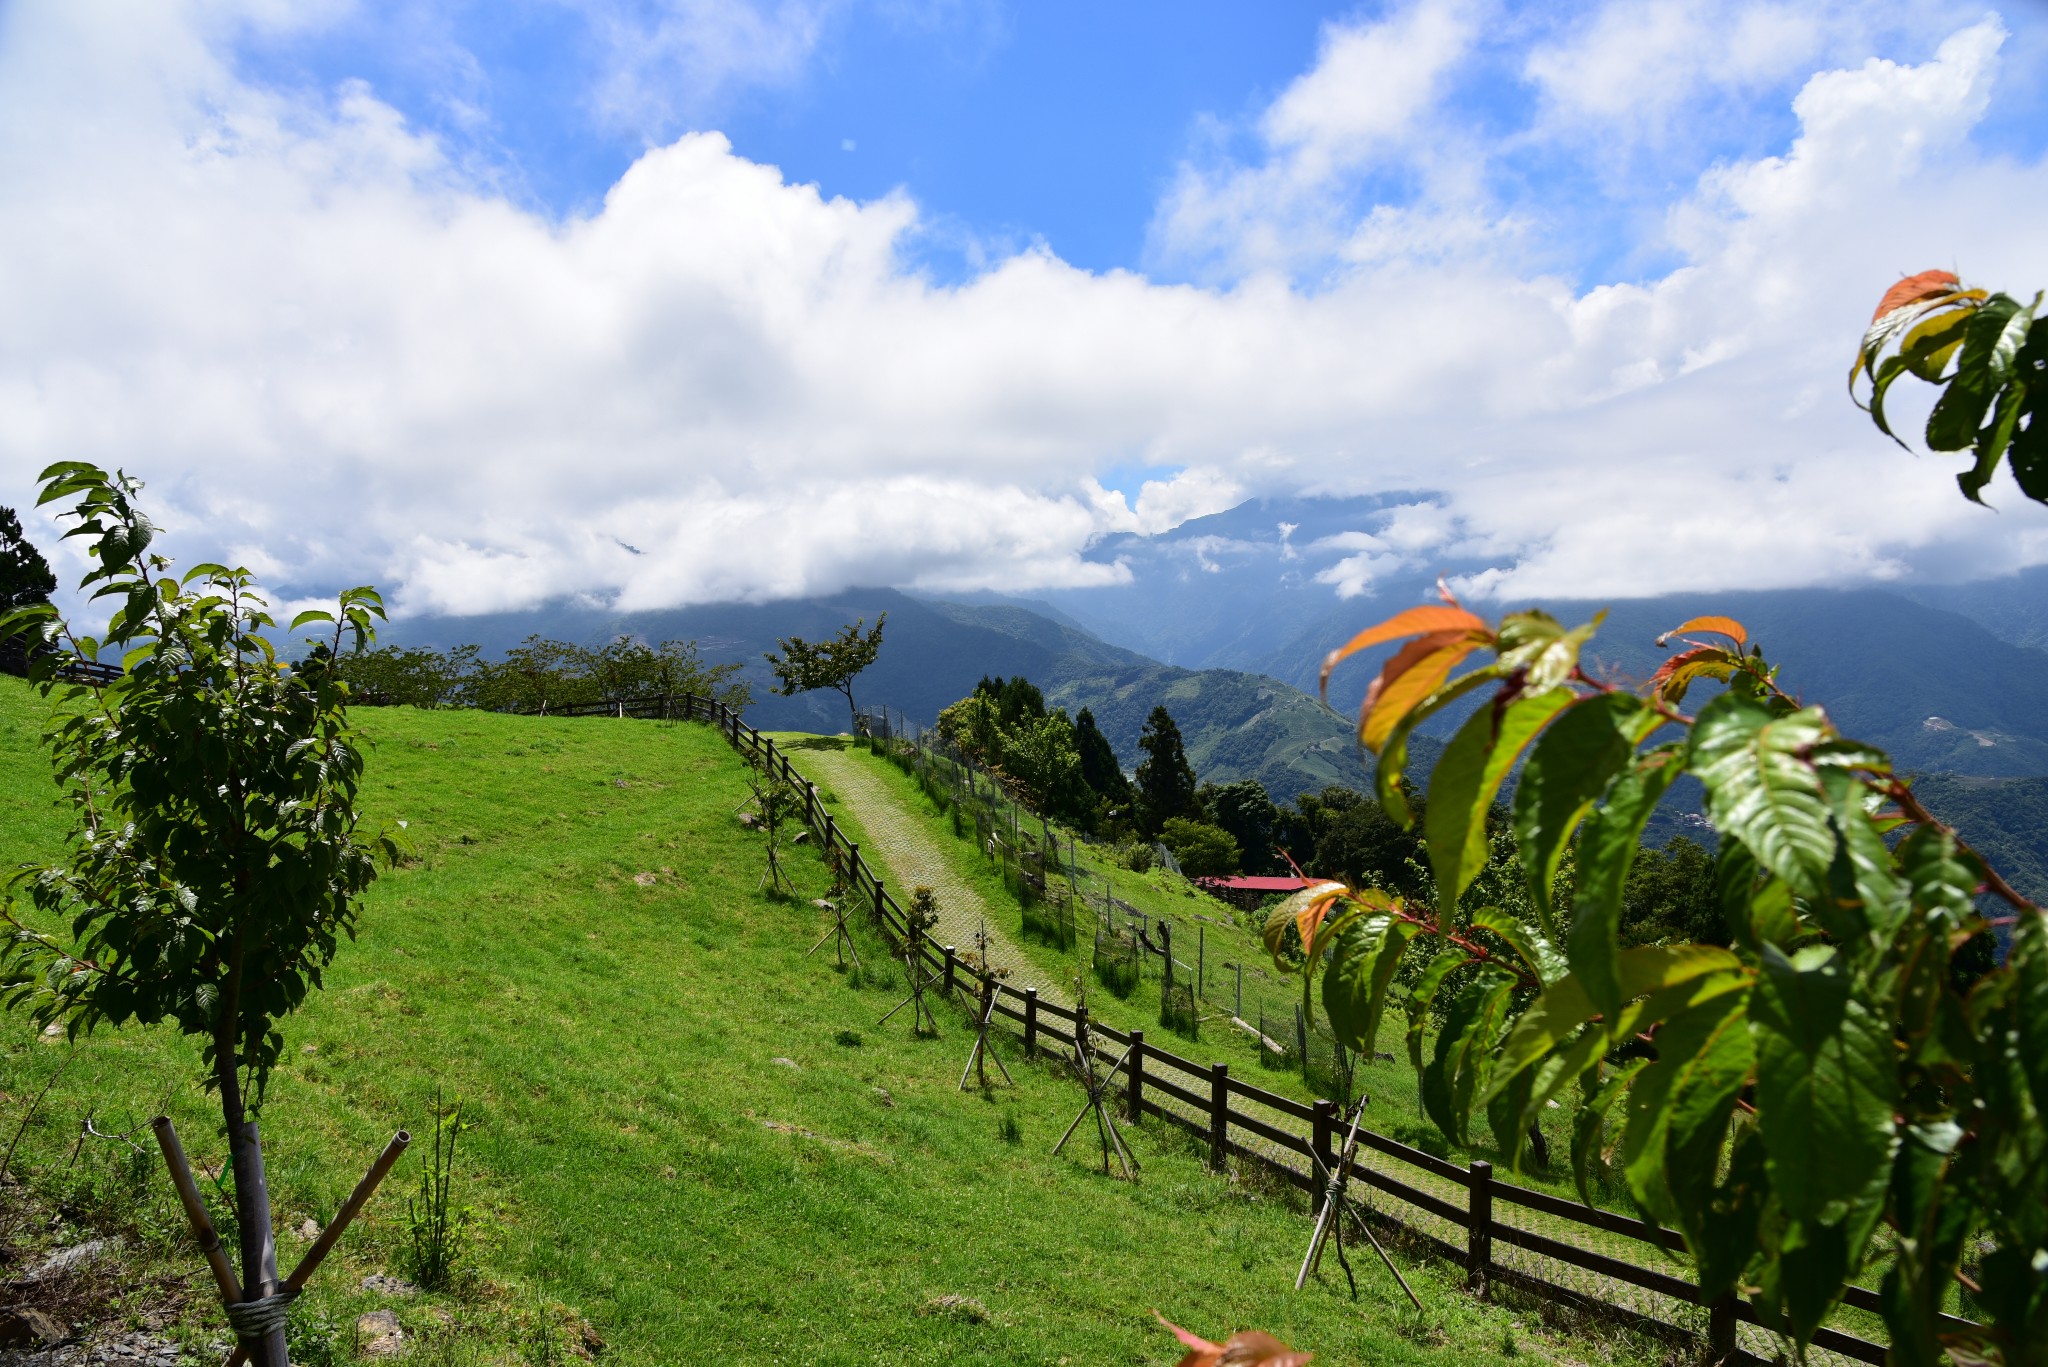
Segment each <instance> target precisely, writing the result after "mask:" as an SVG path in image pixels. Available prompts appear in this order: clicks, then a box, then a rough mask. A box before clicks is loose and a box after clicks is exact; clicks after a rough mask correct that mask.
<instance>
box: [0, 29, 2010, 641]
mask: <svg viewBox="0 0 2048 1367" xmlns="http://www.w3.org/2000/svg"><path fill="white" fill-rule="evenodd" d="M2044 218H2048V10H2044V6H2043V3H2042V0H2004V3H2003V4H2001V5H1999V6H1998V7H1996V8H1987V7H1986V6H1984V5H1983V4H1981V3H1977V2H1976V0H1799V2H1798V3H1792V2H1791V0H1718V2H1716V0H1584V2H1583V3H1580V4H1576V5H1569V6H1566V5H1548V4H1546V5H1535V4H1529V5H1522V4H1516V3H1512V2H1511V0H1396V2H1395V3H1387V4H1375V5H1363V6H1311V5H1300V4H1290V3H1286V0H1266V2H1265V3H1260V4H1257V5H1252V4H1241V3H1239V4H1223V3H1214V4H1206V3H1180V4H1163V3H1119V4H1102V3H1097V4H1081V3H1068V2H1067V0H1044V2H1043V3H1033V4H998V3H993V2H992V0H496V2H495V3H491V4H483V3H462V2H460V0H448V2H447V3H442V4H428V3H409V2H408V3H400V2H397V0H394V2H393V3H372V2H371V0H359V2H358V0H161V3H157V4H152V5H149V6H144V7H137V6H134V5H133V4H130V3H127V0H14V3H11V4H5V5H0V295H4V297H6V298H7V299H8V300H9V307H10V315H9V327H8V329H6V330H5V331H4V333H0V502H6V503H9V504H12V505H15V506H22V505H25V504H28V503H32V501H33V499H32V497H31V491H30V488H29V482H30V479H31V477H32V473H33V471H34V470H36V469H38V468H40V467H41V466H42V465H43V464H46V463H48V462H49V461H51V460H54V459H59V458H66V457H69V458H82V459H90V460H96V461H99V462H101V463H103V464H109V465H112V464H121V465H126V466H128V467H130V468H131V469H133V470H135V472H136V473H138V474H140V475H142V476H143V477H144V478H146V479H148V480H149V481H150V482H151V486H152V489H151V493H152V497H153V498H155V499H156V500H158V501H159V503H158V511H159V512H160V514H161V516H162V518H163V521H164V523H165V526H166V527H167V529H169V531H170V532H171V533H173V534H175V535H182V536H187V537H191V538H196V539H197V540H198V541H199V542H202V543H204V544H203V545H199V546H195V547H194V548H193V549H191V550H190V551H189V552H187V553H186V554H187V558H188V559H211V560H236V561H242V562H244V563H247V564H249V565H251V566H252V567H253V568H255V569H256V570H257V571H258V572H259V573H260V574H262V575H264V576H266V577H268V578H270V579H272V580H273V581H274V582H277V583H280V584H283V585H286V586H287V587H288V589H290V590H291V591H293V592H299V591H303V592H305V593H308V594H310V593H312V592H313V591H315V590H318V589H321V588H323V587H328V586H334V585H339V584H343V583H351V584H352V583H362V582H365V581H374V582H377V583H380V584H383V585H385V586H386V587H388V588H390V589H391V590H392V595H393V597H394V598H395V599H396V600H397V601H398V602H399V603H400V604H401V605H405V606H409V607H418V608H421V609H431V610H437V611H455V612H464V611H491V610H498V609H503V608H509V607H517V606H522V605H526V604H531V603H536V602H540V601H543V600H546V599H550V598H558V597H561V596H563V595H577V596H581V597H583V598H586V599H588V600H591V601H596V602H607V603H614V604H617V605H619V606H621V607H623V608H640V607H657V606H664V605H670V604H676V603H684V602H703V601H717V600H721V599H730V598H749V599H762V598H771V597H776V596H781V595H796V594H803V593H814V592H825V591H830V590H832V589H835V588H838V587H841V586H844V585H847V584H893V585H900V586H905V587H913V588H926V589H938V590H944V589H974V588H997V589H1002V590H1005V591H1022V590H1028V589H1031V588H1034V587H1050V586H1068V587H1085V586H1086V585H1088V584H1091V583H1103V582H1112V581H1114V579H1115V578H1116V576H1117V575H1118V574H1119V573H1120V571H1119V569H1118V567H1117V566H1116V565H1115V564H1114V563H1108V564H1105V563H1104V562H1103V561H1102V559H1101V558H1100V557H1095V556H1091V555H1090V554H1089V549H1090V547H1092V546H1096V545H1098V544H1100V543H1101V542H1102V541H1103V539H1104V538H1105V537H1107V536H1109V535H1111V534H1113V533H1118V532H1149V531H1158V530H1161V529H1164V528H1167V527H1171V526H1173V525H1175V524H1176V523H1177V522H1179V521H1181V520H1184V519H1186V518H1188V517H1193V516H1199V515H1202V514H1205V513H1210V512H1215V511H1218V510H1220V509H1222V508H1225V507H1228V506H1231V505H1232V504H1234V503H1235V502H1237V501H1240V500H1242V499H1245V498H1250V497H1255V496H1261V495H1270V496H1279V497H1287V496H1299V495H1315V494H1335V495H1348V494H1383V493H1387V492H1390V491H1397V490H1406V491H1415V492H1420V493H1422V494H1426V495H1427V496H1428V500H1427V506H1428V507H1429V509H1430V510H1431V511H1430V515H1429V516H1428V517H1427V518H1420V517H1418V518H1416V519H1412V520H1411V522H1412V525H1404V527H1403V528H1402V529H1401V531H1400V535H1399V537H1397V538H1393V539H1389V537H1388V536H1387V535H1386V534H1385V529H1383V528H1365V527H1361V528H1358V529H1356V535H1355V536H1353V537H1352V538H1351V541H1350V542H1346V543H1344V545H1342V546H1340V545H1338V544H1337V543H1335V542H1332V543H1331V545H1330V546H1329V547H1327V548H1325V549H1324V550H1322V551H1318V552H1313V553H1311V559H1313V557H1314V555H1317V554H1320V555H1323V556H1324V557H1325V559H1326V560H1328V561H1329V563H1327V564H1310V565H1308V566H1306V569H1307V570H1309V571H1311V572H1313V573H1314V574H1315V575H1316V576H1317V577H1319V578H1320V580H1321V582H1323V583H1325V584H1327V585H1328V586H1329V588H1330V590H1331V592H1332V593H1342V594H1345V595H1356V594H1370V593H1372V592H1374V576H1375V575H1376V574H1379V573H1381V572H1382V571H1384V572H1386V573H1388V574H1392V573H1394V572H1395V571H1400V572H1402V573H1406V572H1407V571H1410V570H1418V569H1429V568H1430V567H1431V566H1434V565H1437V564H1439V563H1443V562H1450V561H1454V562H1456V563H1459V564H1479V565H1482V566H1484V567H1485V568H1484V569H1483V570H1482V571H1481V572H1479V573H1477V574H1475V575H1474V576H1473V579H1472V582H1471V583H1470V585H1469V586H1468V587H1469V588H1470V589H1471V590H1472V591H1474V592H1478V593H1485V592H1496V593H1499V594H1501V595H1504V596H1514V597H1524V598H1526V597H1532V596H1543V595H1564V596H1571V597H1583V596H1586V595H1589V594H1607V593H1613V594H1627V593H1655V592H1662V591H1668V590H1673V589H1681V588H1689V589H1711V588H1715V587H1731V588H1732V587H1770V586H1790V585H1797V584H1856V583H1869V582H1885V581H1891V580H1897V579H1902V578H1913V577H1928V576H1941V577H1947V578H1956V577H1965V578H1967V577H1972V576H1991V575H1998V574H2004V573H2009V572H2012V571H2014V570H2016V569H2019V568H2021V567H2024V566H2028V565H2035V564H2041V563H2048V513H2044V510H2042V509H2040V508H2038V507H2037V506H2035V505H2031V504H2028V503H2025V502H2024V501H2023V500H2019V499H2018V498H2017V496H2016V494H2015V493H2014V491H2012V490H2011V489H2010V488H1999V489H1994V490H1993V502H1994V503H1995V504H1997V505H1998V507H1999V509H2000V511H1998V512H1996V513H1986V512H1983V511H1982V510H1980V509H1975V508H1970V507H1967V506H1965V505H1963V504H1962V503H1961V501H1960V500H1959V499H1958V498H1957V497H1956V495H1955V491H1954V483H1953V470H1952V468H1950V465H1951V463H1950V462H1948V461H1946V459H1944V458H1933V457H1928V456H1925V455H1922V456H1920V457H1917V458H1916V457H1913V456H1909V455H1907V454H1905V453H1902V452H1898V451H1897V450H1896V449H1894V448H1891V447H1888V446H1887V445H1885V444H1884V442H1883V441H1882V439H1881V438H1879V437H1878V436H1877V435H1876V434H1875V433H1874V432H1872V430H1871V429H1870V427H1869V425H1868V423H1867V421H1866V420H1865V419H1863V418H1862V416H1861V415H1860V414H1858V413H1857V412H1856V410H1855V409H1854V408H1853V407H1852V406H1851V405H1850V404H1849V403H1848V401H1847V398H1846V396H1845V395H1844V394H1843V392H1842V387H1841V377H1842V374H1843V372H1844V371H1845V370H1846V368H1847V358H1848V357H1849V355H1850V354H1851V352H1852V350H1853V347H1854V344H1855V340H1856V338H1857V336H1858V335H1859V334H1860V332H1861V330H1862V328H1863V326H1864V325H1865V323H1866V322H1867V320H1868V318H1869V310H1870V308H1871V306H1872V304H1873V302H1874V301H1875V299H1876V298H1877V296H1878V295H1880V294H1881V293H1882V292H1883V290H1884V288H1885V287H1886V285H1888V284H1889V283H1890V281H1891V280H1893V279H1896V278H1897V277H1898V276H1899V275H1900V274H1902V273H1906V272H1911V271H1915V270H1920V269H1924V268H1927V267H1929V266H1949V267H1954V268H1957V269H1959V270H1961V271H1962V272H1963V273H1964V274H1965V275H1966V276H1967V277H1969V278H1971V279H1972V280H1975V281H1981V282H1983V283H1986V284H1989V285H1992V286H1994V287H2005V288H2009V289H2014V290H2022V291H2024V290H2028V289H2031V288H2036V287H2039V286H2040V285H2043V284H2048V237H2044V235H2043V234H2042V233H2041V232H2040V230H2039V224H2040V223H2041V222H2042V221H2043V220H2044ZM1898 403H1899V407H1898V409H1897V412H1898V414H1899V415H1900V416H1901V417H1902V419H1904V420H1905V421H1906V422H1908V423H1909V424H1910V422H1911V414H1910V411H1909V410H1910V408H1911V405H1912V403H1913V400H1912V399H1911V398H1910V397H1906V396H1901V397H1900V399H1899V400H1898ZM1353 543H1356V544H1353ZM1367 543H1371V544H1369V545H1368V544H1367ZM622 544H625V545H631V546H634V547H638V548H640V549H641V550H642V551H643V552H644V554H631V553H629V552H627V551H625V550H623V549H621V546H622ZM1347 547H1348V548H1349V549H1348V551H1347V549H1346V548H1347ZM1361 548H1363V549H1361ZM1347 557H1348V558H1347Z"/></svg>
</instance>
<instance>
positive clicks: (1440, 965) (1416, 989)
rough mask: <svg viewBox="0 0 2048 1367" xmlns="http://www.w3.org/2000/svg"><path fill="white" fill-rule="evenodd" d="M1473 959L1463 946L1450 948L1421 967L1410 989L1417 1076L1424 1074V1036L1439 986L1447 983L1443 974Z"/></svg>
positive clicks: (1411, 1039)
mask: <svg viewBox="0 0 2048 1367" xmlns="http://www.w3.org/2000/svg"><path fill="white" fill-rule="evenodd" d="M1469 962H1471V960H1470V959H1469V958H1468V957H1467V955H1466V954H1465V951H1464V950H1462V949H1447V950H1445V951H1444V952H1443V953H1441V954H1439V955H1437V956H1436V957H1435V958H1434V959H1431V960H1430V961H1429V964H1428V966H1427V967H1426V968H1424V969H1423V970H1422V976H1421V977H1419V978H1417V979H1416V980H1415V985H1414V986H1413V987H1411V988H1409V989H1408V1062H1409V1063H1411V1064H1413V1065H1414V1067H1415V1075H1416V1076H1417V1077H1418V1078H1419V1077H1421V1076H1422V1035H1423V1031H1424V1030H1425V1029H1427V1028H1428V1026H1429V1006H1430V1003H1431V1002H1433V1001H1435V1000H1436V993H1437V989H1438V988H1440V987H1442V986H1443V985H1444V977H1445V975H1446V974H1448V973H1449V972H1450V971H1451V970H1452V969H1454V968H1456V967H1457V966H1458V965H1460V964H1463V963H1469Z"/></svg>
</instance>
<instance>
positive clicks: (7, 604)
mask: <svg viewBox="0 0 2048 1367" xmlns="http://www.w3.org/2000/svg"><path fill="white" fill-rule="evenodd" d="M56 591H57V576H56V575H54V574H52V573H50V562H49V561H47V560H45V559H43V553H42V552H41V551H39V550H37V549H36V547H35V543H34V542H32V541H30V540H29V539H28V538H26V537H25V536H23V535H22V534H21V519H20V518H19V517H16V516H15V513H14V509H12V508H0V617H6V616H8V615H10V614H12V613H16V612H19V611H20V610H21V609H23V608H27V607H34V606H35V605H37V604H40V603H47V602H49V601H50V595H51V594H52V593H55V592H56ZM24 644H25V642H24V641H20V640H13V641H7V642H4V643H0V669H5V670H7V671H8V672H10V673H21V672H23V671H25V670H26V669H27V668H28V652H27V650H26V649H24Z"/></svg>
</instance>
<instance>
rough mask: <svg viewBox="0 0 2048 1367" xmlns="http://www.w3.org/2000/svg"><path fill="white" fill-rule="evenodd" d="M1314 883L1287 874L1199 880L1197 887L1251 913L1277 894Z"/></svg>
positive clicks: (1196, 882)
mask: <svg viewBox="0 0 2048 1367" xmlns="http://www.w3.org/2000/svg"><path fill="white" fill-rule="evenodd" d="M1313 881H1315V880H1313V879H1309V878H1297V877H1295V876H1294V875H1293V874H1287V875H1285V876H1282V877H1272V876H1259V877H1252V876H1245V877H1238V878H1197V879H1196V880H1195V886H1196V887H1198V888H1200V889H1201V890H1202V891H1204V892H1206V893H1208V894H1209V895H1210V896H1211V897H1217V898H1221V899H1222V900H1223V901H1226V902H1228V903H1230V904H1231V905H1232V906H1234V907H1243V908H1244V909H1245V910H1247V911H1250V910H1253V909H1255V908H1256V907H1257V906H1258V905H1259V903H1260V902H1262V901H1264V900H1265V899H1266V898H1268V897H1271V896H1273V895H1274V894H1275V893H1280V894H1283V895H1284V894H1286V893H1290V892H1299V891H1301V890H1302V889H1303V888H1305V887H1307V886H1308V885H1309V884H1310V883H1312V882H1313Z"/></svg>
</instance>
